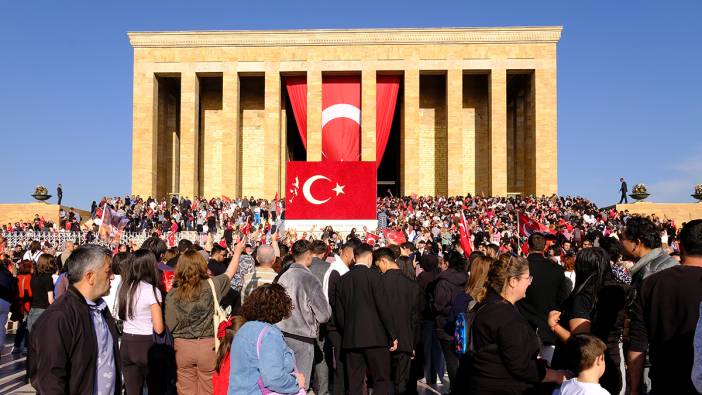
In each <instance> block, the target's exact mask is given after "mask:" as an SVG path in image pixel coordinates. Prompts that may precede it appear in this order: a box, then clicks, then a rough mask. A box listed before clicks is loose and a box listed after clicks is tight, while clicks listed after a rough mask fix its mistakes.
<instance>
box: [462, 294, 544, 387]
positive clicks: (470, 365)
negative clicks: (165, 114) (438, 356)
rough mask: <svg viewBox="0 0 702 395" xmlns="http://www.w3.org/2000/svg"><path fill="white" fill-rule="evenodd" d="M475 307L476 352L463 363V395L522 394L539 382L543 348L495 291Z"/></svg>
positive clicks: (474, 332)
mask: <svg viewBox="0 0 702 395" xmlns="http://www.w3.org/2000/svg"><path fill="white" fill-rule="evenodd" d="M474 308H475V309H478V313H477V314H476V316H475V321H473V328H472V333H473V336H474V338H473V339H474V345H475V350H476V353H475V354H474V357H473V358H468V357H466V356H464V357H463V359H462V360H461V367H460V369H459V381H461V382H460V383H459V387H460V388H461V389H462V392H461V393H464V392H465V393H469V394H482V393H490V394H522V393H524V392H525V391H526V390H527V389H529V388H532V387H533V386H535V385H537V384H538V383H540V382H541V380H543V378H544V376H545V375H546V362H545V361H544V360H540V359H537V357H538V355H539V352H540V350H541V345H540V344H539V340H538V338H537V337H536V334H535V333H534V331H533V330H532V329H531V327H530V325H529V323H528V322H527V320H526V319H525V318H524V317H523V316H522V315H521V314H519V310H517V308H516V307H515V306H514V305H512V304H511V303H509V302H508V301H506V300H505V299H503V298H502V297H501V296H500V295H498V294H497V293H496V292H495V291H492V290H490V291H488V293H487V295H486V297H485V300H484V301H483V302H482V303H480V304H478V305H477V306H476V307H474ZM495 345H496V347H495ZM464 369H465V370H464ZM466 382H467V383H466ZM466 384H467V389H466V387H465V386H466Z"/></svg>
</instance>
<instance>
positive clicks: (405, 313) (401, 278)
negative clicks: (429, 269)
mask: <svg viewBox="0 0 702 395" xmlns="http://www.w3.org/2000/svg"><path fill="white" fill-rule="evenodd" d="M382 278H383V288H384V289H385V295H386V296H387V301H388V304H389V305H390V306H391V309H390V314H391V315H392V322H393V326H394V327H395V328H396V329H397V342H398V348H397V351H400V352H407V353H411V352H412V351H414V349H415V348H416V346H417V344H418V343H419V339H420V337H421V329H422V310H423V309H424V294H423V292H422V289H421V288H420V287H419V284H417V283H416V282H415V281H412V280H410V279H409V278H407V277H405V275H404V274H402V272H401V271H400V270H399V269H393V270H388V271H387V272H385V274H383V277H382Z"/></svg>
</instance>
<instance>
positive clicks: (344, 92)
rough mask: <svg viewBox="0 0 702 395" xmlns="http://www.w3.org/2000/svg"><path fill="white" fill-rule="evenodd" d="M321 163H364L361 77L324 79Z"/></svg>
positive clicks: (336, 76) (332, 76) (329, 77)
mask: <svg viewBox="0 0 702 395" xmlns="http://www.w3.org/2000/svg"><path fill="white" fill-rule="evenodd" d="M322 160H323V161H344V162H353V161H359V160H361V77H360V76H339V75H331V76H327V77H323V78H322Z"/></svg>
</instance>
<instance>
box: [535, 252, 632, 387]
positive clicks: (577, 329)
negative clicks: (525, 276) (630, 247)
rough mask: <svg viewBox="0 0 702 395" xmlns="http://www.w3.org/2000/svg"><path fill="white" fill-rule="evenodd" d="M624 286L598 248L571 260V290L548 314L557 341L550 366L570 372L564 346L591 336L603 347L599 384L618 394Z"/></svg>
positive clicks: (620, 369) (621, 374) (579, 253)
mask: <svg viewBox="0 0 702 395" xmlns="http://www.w3.org/2000/svg"><path fill="white" fill-rule="evenodd" d="M627 289H628V286H627V285H626V284H624V283H622V282H620V281H619V280H617V279H616V278H615V277H614V274H613V273H612V268H611V264H610V256H609V254H608V253H607V251H605V250H604V249H602V248H600V247H590V248H585V249H582V250H580V251H579V252H578V254H577V255H576V257H575V286H574V288H573V292H571V294H570V296H569V297H568V299H566V301H565V302H564V306H563V307H564V310H563V312H562V313H561V312H558V311H552V312H550V313H549V318H548V325H549V327H550V328H551V330H552V331H553V333H555V334H556V337H557V338H558V339H559V340H560V341H561V343H559V344H558V345H557V346H556V353H555V354H554V359H553V366H555V367H560V368H566V369H571V370H573V371H575V370H574V369H573V368H572V367H570V366H568V364H567V362H566V361H568V358H567V355H566V352H565V349H566V348H565V343H566V342H567V341H568V339H569V338H570V336H572V335H575V334H578V333H592V334H593V335H595V336H597V337H598V338H600V340H602V341H603V342H605V344H607V352H606V353H605V373H604V375H603V376H602V378H601V379H600V384H601V385H602V387H604V388H605V389H606V390H607V391H609V392H610V393H612V394H618V393H619V391H620V390H621V388H622V386H623V384H624V371H623V364H622V362H623V361H622V359H621V356H620V352H621V338H622V335H623V330H624V306H625V302H626V294H627Z"/></svg>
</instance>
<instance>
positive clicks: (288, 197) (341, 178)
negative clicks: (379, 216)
mask: <svg viewBox="0 0 702 395" xmlns="http://www.w3.org/2000/svg"><path fill="white" fill-rule="evenodd" d="M286 174H287V183H286V188H285V210H286V217H285V218H286V219H300V220H310V219H340V220H343V219H366V220H372V219H376V211H375V195H376V168H375V162H288V164H287V172H286Z"/></svg>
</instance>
